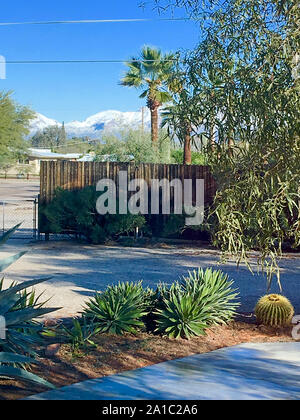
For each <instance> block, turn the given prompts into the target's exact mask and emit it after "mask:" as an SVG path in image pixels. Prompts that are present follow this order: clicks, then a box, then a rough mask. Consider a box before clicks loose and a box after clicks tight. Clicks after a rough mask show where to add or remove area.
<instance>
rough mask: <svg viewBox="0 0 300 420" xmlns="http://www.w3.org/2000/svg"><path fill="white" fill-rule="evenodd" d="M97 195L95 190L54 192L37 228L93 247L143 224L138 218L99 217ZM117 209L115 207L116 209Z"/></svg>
mask: <svg viewBox="0 0 300 420" xmlns="http://www.w3.org/2000/svg"><path fill="white" fill-rule="evenodd" d="M99 195H100V193H98V192H97V191H96V188H95V187H85V188H83V189H81V190H76V191H68V190H63V189H61V188H58V189H57V190H56V192H55V196H54V198H53V200H52V201H51V203H49V204H47V205H45V206H43V207H42V208H41V210H40V225H41V226H42V228H43V229H42V230H43V232H45V233H71V234H72V233H73V234H77V235H80V236H84V237H86V239H87V240H88V241H90V242H92V243H94V244H98V243H104V242H105V241H106V240H109V239H116V238H118V237H119V236H120V235H123V234H126V235H128V234H129V233H131V232H134V231H135V228H142V227H143V226H144V224H145V222H146V220H145V218H144V216H142V215H139V214H138V215H132V214H125V215H123V214H115V215H112V214H107V215H100V214H98V212H97V210H96V202H97V199H98V197H99ZM117 208H118V205H117Z"/></svg>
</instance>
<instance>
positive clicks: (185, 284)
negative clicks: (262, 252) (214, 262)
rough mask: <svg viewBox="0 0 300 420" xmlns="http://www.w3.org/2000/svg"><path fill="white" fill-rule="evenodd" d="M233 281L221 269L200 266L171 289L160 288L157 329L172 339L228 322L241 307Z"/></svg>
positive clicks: (195, 333)
mask: <svg viewBox="0 0 300 420" xmlns="http://www.w3.org/2000/svg"><path fill="white" fill-rule="evenodd" d="M232 284H233V282H232V281H228V276H227V275H225V274H224V273H222V272H221V271H215V270H211V269H207V270H205V271H204V270H202V269H199V270H198V271H196V270H195V271H193V272H189V276H188V277H184V278H183V280H182V281H181V282H178V281H177V282H175V283H174V284H172V286H171V287H170V289H169V290H168V289H166V287H163V288H161V292H162V293H161V298H162V299H161V303H160V306H161V307H158V309H157V310H156V311H155V314H156V316H157V318H156V323H157V329H156V331H158V332H160V333H163V334H166V335H168V336H169V337H170V338H180V337H181V338H187V339H189V338H190V337H192V336H198V335H201V334H204V333H205V329H206V328H208V327H209V326H211V325H213V324H223V323H226V322H229V321H230V320H232V319H233V317H234V314H235V311H236V309H237V307H238V306H239V304H238V302H237V301H236V299H237V296H238V294H237V293H236V290H234V289H232Z"/></svg>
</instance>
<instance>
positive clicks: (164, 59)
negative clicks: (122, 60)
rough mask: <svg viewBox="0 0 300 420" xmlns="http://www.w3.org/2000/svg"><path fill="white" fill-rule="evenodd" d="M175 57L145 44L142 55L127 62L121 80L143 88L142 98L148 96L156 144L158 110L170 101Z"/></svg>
mask: <svg viewBox="0 0 300 420" xmlns="http://www.w3.org/2000/svg"><path fill="white" fill-rule="evenodd" d="M173 64H174V57H173V55H172V54H163V53H162V52H161V50H159V49H155V48H151V47H149V46H145V47H144V48H143V49H142V51H141V55H140V57H138V58H136V57H132V59H131V61H129V62H128V63H127V66H128V67H129V70H128V72H127V73H126V75H125V76H124V77H123V78H122V80H121V85H123V86H129V87H135V88H137V89H143V90H144V91H143V93H142V94H141V95H140V98H147V106H148V108H149V109H150V112H151V134H152V142H153V144H156V143H157V142H158V137H159V127H158V110H159V108H160V107H161V105H162V104H163V103H165V102H168V101H170V99H171V96H170V93H169V92H168V80H169V78H170V74H171V72H172V67H173Z"/></svg>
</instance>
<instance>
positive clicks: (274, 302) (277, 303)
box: [255, 294, 295, 327]
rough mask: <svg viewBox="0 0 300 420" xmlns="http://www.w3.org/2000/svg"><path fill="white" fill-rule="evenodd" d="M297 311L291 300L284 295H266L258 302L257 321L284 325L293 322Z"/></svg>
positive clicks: (272, 325) (272, 324)
mask: <svg viewBox="0 0 300 420" xmlns="http://www.w3.org/2000/svg"><path fill="white" fill-rule="evenodd" d="M294 313H295V310H294V307H293V305H292V304H291V302H290V301H289V300H288V299H287V298H286V297H284V296H282V295H276V294H272V295H266V296H263V297H262V298H261V299H259V301H258V302H257V305H256V307H255V315H256V319H257V322H258V323H260V324H264V325H269V326H271V327H284V326H287V325H289V324H290V323H291V321H292V318H293V315H294Z"/></svg>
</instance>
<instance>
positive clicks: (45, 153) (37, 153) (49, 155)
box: [28, 148, 82, 160]
mask: <svg viewBox="0 0 300 420" xmlns="http://www.w3.org/2000/svg"><path fill="white" fill-rule="evenodd" d="M28 156H29V157H31V158H36V159H66V160H68V159H76V160H77V159H79V158H80V157H81V156H82V155H80V154H79V153H66V154H63V153H53V152H51V149H31V148H30V149H28Z"/></svg>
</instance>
